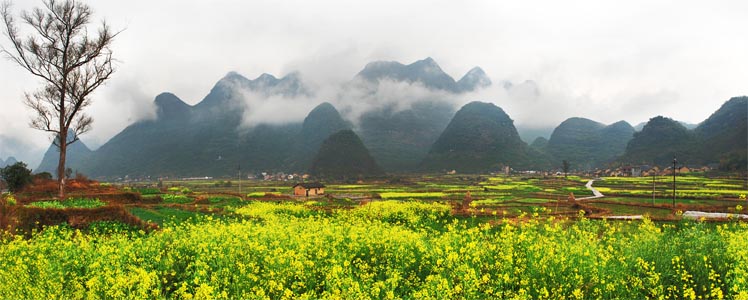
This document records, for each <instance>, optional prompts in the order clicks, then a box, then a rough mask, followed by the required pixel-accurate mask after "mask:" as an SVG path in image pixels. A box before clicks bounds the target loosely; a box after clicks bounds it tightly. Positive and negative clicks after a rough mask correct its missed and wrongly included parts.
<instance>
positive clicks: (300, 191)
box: [293, 182, 325, 197]
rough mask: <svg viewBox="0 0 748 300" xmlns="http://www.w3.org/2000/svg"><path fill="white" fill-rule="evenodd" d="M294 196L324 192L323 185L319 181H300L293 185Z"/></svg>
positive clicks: (316, 194)
mask: <svg viewBox="0 0 748 300" xmlns="http://www.w3.org/2000/svg"><path fill="white" fill-rule="evenodd" d="M293 194H294V196H305V197H309V196H319V195H324V194H325V185H324V184H321V183H319V182H302V183H297V184H296V185H294V186H293Z"/></svg>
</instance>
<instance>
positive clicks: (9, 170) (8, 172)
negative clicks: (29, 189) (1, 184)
mask: <svg viewBox="0 0 748 300" xmlns="http://www.w3.org/2000/svg"><path fill="white" fill-rule="evenodd" d="M0 177H2V178H3V181H5V183H6V184H7V185H8V189H9V190H10V191H11V192H14V193H15V192H18V191H20V190H21V189H23V187H25V186H26V185H27V184H29V183H31V179H32V176H31V170H29V169H27V168H26V164H25V163H23V162H17V163H15V164H13V165H10V166H7V167H5V168H2V169H0Z"/></svg>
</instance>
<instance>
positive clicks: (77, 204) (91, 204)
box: [28, 198, 106, 209]
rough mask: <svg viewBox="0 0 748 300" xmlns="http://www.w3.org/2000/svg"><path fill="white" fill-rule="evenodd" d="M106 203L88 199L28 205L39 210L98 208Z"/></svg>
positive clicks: (71, 199) (51, 201) (38, 202)
mask: <svg viewBox="0 0 748 300" xmlns="http://www.w3.org/2000/svg"><path fill="white" fill-rule="evenodd" d="M105 205H106V203H104V202H103V201H101V200H99V199H88V198H68V199H66V200H63V201H59V200H49V201H36V202H31V203H29V204H28V206H29V207H38V208H57V209H63V208H97V207H102V206H105Z"/></svg>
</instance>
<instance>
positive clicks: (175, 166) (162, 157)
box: [84, 72, 307, 177]
mask: <svg viewBox="0 0 748 300" xmlns="http://www.w3.org/2000/svg"><path fill="white" fill-rule="evenodd" d="M247 92H252V93H258V94H268V95H298V94H304V93H307V90H306V88H305V87H304V85H303V84H301V82H300V81H299V79H298V76H297V75H294V74H291V75H288V76H286V77H283V78H281V79H277V78H275V77H273V76H272V75H268V74H263V75H261V76H260V77H258V78H257V79H255V80H249V79H247V78H244V77H242V76H241V75H239V74H237V73H233V72H231V73H229V74H227V75H226V76H225V77H224V78H222V79H221V80H219V81H218V82H217V83H216V84H215V86H214V87H213V88H212V89H211V91H210V93H209V94H208V95H207V96H206V97H205V98H204V99H203V100H202V101H201V102H200V103H198V104H197V105H195V106H190V105H188V104H186V103H184V101H182V100H180V99H179V98H178V97H176V96H175V95H173V94H171V93H163V94H160V95H159V96H157V97H156V99H155V100H154V102H155V104H156V108H157V115H158V117H157V119H155V120H145V121H140V122H137V123H135V124H132V125H130V126H128V127H127V128H125V129H124V130H123V131H122V132H120V133H119V134H117V135H115V136H114V137H113V138H112V139H110V140H109V141H108V142H107V143H105V144H104V145H102V146H101V147H100V148H99V149H98V150H97V151H95V152H94V155H92V159H91V160H90V161H89V163H88V164H87V165H86V167H85V168H84V170H85V172H86V174H90V175H91V176H94V177H96V176H106V177H122V176H125V175H129V176H172V177H183V176H220V175H228V174H234V173H236V170H237V168H239V166H241V167H242V169H243V170H250V171H274V170H278V171H279V170H283V169H284V168H285V165H284V164H285V163H287V162H288V160H289V158H290V157H292V154H293V153H294V149H295V147H294V146H295V145H296V142H297V141H296V138H297V137H298V134H299V131H300V130H301V124H286V125H277V126H276V125H264V124H260V125H257V126H254V127H252V128H247V129H241V128H240V125H241V122H242V118H243V115H244V111H245V108H246V107H245V102H244V95H245V94H244V93H247Z"/></svg>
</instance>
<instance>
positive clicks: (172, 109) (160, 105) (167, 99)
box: [153, 92, 191, 119]
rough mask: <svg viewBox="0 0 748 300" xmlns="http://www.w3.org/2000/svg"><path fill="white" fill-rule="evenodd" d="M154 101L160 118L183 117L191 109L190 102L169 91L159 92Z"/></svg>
mask: <svg viewBox="0 0 748 300" xmlns="http://www.w3.org/2000/svg"><path fill="white" fill-rule="evenodd" d="M153 102H155V104H156V115H157V116H158V118H159V119H162V118H173V117H183V116H185V115H186V114H187V113H189V111H190V109H191V106H190V105H189V104H187V103H185V102H184V101H182V99H179V97H177V96H176V95H174V94H172V93H169V92H165V93H161V94H159V95H158V96H156V99H155V100H153Z"/></svg>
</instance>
